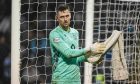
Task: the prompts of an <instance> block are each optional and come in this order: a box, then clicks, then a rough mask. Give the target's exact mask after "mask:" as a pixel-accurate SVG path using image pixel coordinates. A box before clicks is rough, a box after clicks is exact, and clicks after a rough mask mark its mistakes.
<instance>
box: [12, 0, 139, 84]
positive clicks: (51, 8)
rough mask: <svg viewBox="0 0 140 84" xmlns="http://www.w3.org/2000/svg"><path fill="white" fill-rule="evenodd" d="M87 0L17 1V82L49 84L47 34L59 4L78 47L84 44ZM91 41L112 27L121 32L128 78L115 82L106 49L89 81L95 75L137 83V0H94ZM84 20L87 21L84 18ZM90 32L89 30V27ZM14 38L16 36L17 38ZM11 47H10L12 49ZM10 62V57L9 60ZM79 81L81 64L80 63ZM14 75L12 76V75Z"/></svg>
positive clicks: (107, 83) (109, 80)
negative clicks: (68, 11) (66, 8)
mask: <svg viewBox="0 0 140 84" xmlns="http://www.w3.org/2000/svg"><path fill="white" fill-rule="evenodd" d="M87 1H88V0H21V1H20V4H21V5H20V6H21V7H20V69H19V72H20V76H19V79H20V81H19V82H20V84H41V83H42V84H50V83H51V76H52V64H51V53H50V44H49V40H48V37H49V33H50V31H51V30H52V29H54V28H55V27H56V26H57V25H58V23H57V21H56V20H55V10H56V7H57V6H58V5H60V4H68V5H69V6H70V9H71V13H72V19H71V27H74V28H75V29H77V30H78V31H79V34H80V35H79V36H80V37H79V38H80V39H79V44H80V48H82V47H85V33H88V32H86V31H85V30H86V26H85V25H88V24H86V15H87V13H86V10H87V9H86V7H87V5H88V4H87V3H86V2H87ZM93 8H94V11H93V12H92V13H93V15H94V18H93V21H92V23H93V30H91V31H93V36H92V37H93V43H95V42H97V41H98V42H103V41H105V40H106V39H107V38H108V37H109V36H110V35H111V34H112V31H113V30H119V31H123V33H124V46H125V49H124V51H125V58H126V62H127V67H128V71H129V78H128V79H127V80H123V81H115V80H113V78H112V77H113V76H112V66H111V58H112V54H111V51H109V52H108V53H107V54H106V55H105V56H104V59H103V61H102V63H100V64H99V65H93V67H92V68H93V70H92V84H97V76H99V75H102V76H103V77H104V80H103V81H104V82H105V84H127V83H128V84H139V83H140V81H139V80H140V75H139V74H140V70H139V69H140V61H139V60H140V40H139V39H140V26H139V25H140V21H139V17H140V13H139V11H140V2H138V1H128V0H94V5H93ZM87 22H88V20H87ZM89 31H90V30H89ZM17 39H18V38H17ZM12 49H13V48H12ZM12 61H13V62H14V60H12ZM80 71H81V79H82V81H81V82H82V84H83V83H84V63H81V64H80ZM13 76H14V75H13Z"/></svg>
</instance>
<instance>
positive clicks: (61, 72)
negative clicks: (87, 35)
mask: <svg viewBox="0 0 140 84" xmlns="http://www.w3.org/2000/svg"><path fill="white" fill-rule="evenodd" d="M70 19H71V13H70V9H69V7H68V6H67V5H60V6H59V7H58V9H57V11H56V20H57V21H58V23H59V25H58V26H57V27H56V28H55V29H53V30H52V31H51V33H50V35H49V40H50V47H51V53H52V63H53V74H52V84H81V79H80V68H79V65H78V63H79V62H85V61H90V62H94V61H95V60H94V59H92V57H94V55H97V54H101V53H103V51H104V49H105V45H104V44H102V43H95V44H92V45H91V46H90V47H89V48H83V49H78V46H79V42H78V40H79V33H78V31H77V30H75V29H74V28H71V27H70V26H69V25H70ZM91 55H93V56H92V57H91Z"/></svg>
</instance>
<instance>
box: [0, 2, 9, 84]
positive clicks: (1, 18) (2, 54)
mask: <svg viewBox="0 0 140 84" xmlns="http://www.w3.org/2000/svg"><path fill="white" fill-rule="evenodd" d="M10 70H11V0H0V84H10V79H11V71H10Z"/></svg>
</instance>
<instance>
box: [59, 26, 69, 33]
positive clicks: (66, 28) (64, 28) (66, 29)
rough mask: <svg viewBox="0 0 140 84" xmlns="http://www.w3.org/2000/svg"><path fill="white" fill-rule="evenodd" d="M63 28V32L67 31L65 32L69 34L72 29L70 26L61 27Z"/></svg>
mask: <svg viewBox="0 0 140 84" xmlns="http://www.w3.org/2000/svg"><path fill="white" fill-rule="evenodd" d="M61 28H62V29H63V30H65V31H67V32H69V31H70V27H69V26H68V27H63V26H61Z"/></svg>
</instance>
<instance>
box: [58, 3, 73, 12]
mask: <svg viewBox="0 0 140 84" xmlns="http://www.w3.org/2000/svg"><path fill="white" fill-rule="evenodd" d="M65 10H69V11H70V8H69V6H68V5H66V4H60V5H59V6H58V7H57V10H56V14H57V13H58V12H59V11H65Z"/></svg>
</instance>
